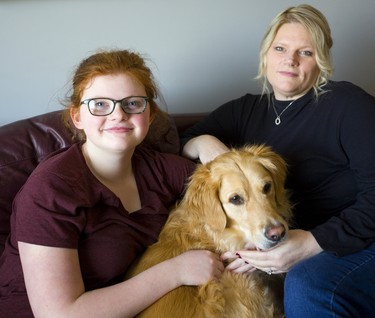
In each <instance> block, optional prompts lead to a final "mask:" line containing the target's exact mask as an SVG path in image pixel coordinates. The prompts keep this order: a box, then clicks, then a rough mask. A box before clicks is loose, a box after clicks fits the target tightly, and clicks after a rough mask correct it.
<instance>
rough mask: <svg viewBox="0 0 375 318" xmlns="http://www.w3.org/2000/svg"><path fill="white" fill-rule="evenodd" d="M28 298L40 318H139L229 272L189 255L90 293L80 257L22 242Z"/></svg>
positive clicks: (204, 256)
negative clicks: (181, 290) (176, 293)
mask: <svg viewBox="0 0 375 318" xmlns="http://www.w3.org/2000/svg"><path fill="white" fill-rule="evenodd" d="M18 246H19V251H20V256H21V262H22V268H23V272H24V276H25V283H26V288H27V293H28V297H29V300H30V304H31V307H32V310H33V313H34V315H35V317H37V318H38V317H56V318H58V317H64V318H65V317H71V318H74V317H122V318H123V317H134V316H135V315H136V314H137V313H139V312H140V311H142V310H144V309H145V308H147V307H148V306H149V305H151V304H152V303H153V302H155V301H156V300H158V299H159V298H160V297H162V296H163V295H165V294H166V293H168V292H169V291H171V290H173V289H174V288H176V287H179V286H181V285H201V284H204V283H206V282H207V281H209V280H211V279H214V278H217V277H219V276H220V274H221V273H222V271H223V270H224V267H223V264H222V262H221V261H220V257H219V256H218V255H216V254H214V253H211V252H209V251H204V250H199V251H198V250H196V251H188V252H186V253H183V254H181V255H179V256H177V257H174V258H172V259H169V260H167V261H164V262H162V263H160V264H157V265H155V266H153V267H151V268H149V269H148V270H146V271H144V272H142V273H140V274H138V275H137V276H135V277H132V278H131V279H128V280H126V281H124V282H122V283H119V284H116V285H113V286H110V287H106V288H101V289H97V290H93V291H85V287H84V283H83V280H82V275H81V271H80V264H79V258H78V252H77V250H75V249H67V248H56V247H47V246H40V245H34V244H29V243H24V242H19V243H18Z"/></svg>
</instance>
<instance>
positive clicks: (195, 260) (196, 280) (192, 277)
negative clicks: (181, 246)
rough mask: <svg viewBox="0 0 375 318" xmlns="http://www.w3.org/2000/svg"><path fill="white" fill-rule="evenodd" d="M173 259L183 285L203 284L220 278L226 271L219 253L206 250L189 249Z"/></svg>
mask: <svg viewBox="0 0 375 318" xmlns="http://www.w3.org/2000/svg"><path fill="white" fill-rule="evenodd" d="M173 261H174V263H175V264H174V266H175V268H176V270H177V271H178V277H179V281H180V284H181V285H189V286H196V285H203V284H206V283H207V282H208V281H210V280H212V279H218V278H219V277H220V276H221V274H222V272H223V271H224V265H223V262H222V261H221V259H220V257H219V255H217V254H215V253H212V252H210V251H206V250H191V251H187V252H185V253H183V254H181V255H179V256H176V257H175V258H174V259H173Z"/></svg>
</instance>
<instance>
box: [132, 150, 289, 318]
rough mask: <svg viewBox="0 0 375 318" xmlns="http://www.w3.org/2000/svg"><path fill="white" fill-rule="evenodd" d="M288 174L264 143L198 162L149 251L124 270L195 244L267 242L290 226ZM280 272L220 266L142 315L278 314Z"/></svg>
mask: <svg viewBox="0 0 375 318" xmlns="http://www.w3.org/2000/svg"><path fill="white" fill-rule="evenodd" d="M285 177H286V165H285V162H284V160H283V159H282V158H281V157H280V156H278V155H277V154H276V153H274V152H273V151H271V149H270V148H268V147H265V146H248V147H244V148H242V149H238V150H232V151H230V152H228V153H226V154H223V155H221V156H218V157H217V158H216V159H215V160H213V161H212V162H210V163H208V164H206V165H199V166H198V167H197V169H196V171H195V172H194V174H193V175H192V177H191V179H190V181H189V184H188V186H187V189H186V193H185V195H184V198H183V199H182V201H181V202H180V204H179V205H178V206H177V207H176V209H175V210H174V211H173V212H171V214H170V217H169V219H168V221H167V223H166V224H165V226H164V228H163V230H162V232H161V233H160V237H159V241H158V242H157V243H155V244H154V245H152V246H151V247H149V248H148V249H147V250H146V252H145V253H144V255H143V256H142V257H141V259H140V261H139V262H137V264H136V265H135V267H134V268H133V270H132V271H131V273H129V274H130V275H131V276H133V275H135V274H136V273H139V272H141V271H144V270H145V269H147V268H149V267H151V266H153V265H154V264H156V263H160V262H161V261H163V260H165V259H169V258H171V257H174V256H176V255H179V254H181V253H183V252H185V251H187V250H192V249H206V250H210V251H213V252H215V253H218V254H222V253H223V252H226V251H232V252H234V251H237V250H240V249H244V248H250V249H252V248H257V249H261V250H265V249H269V248H272V247H273V246H275V245H276V244H278V243H279V242H280V241H282V240H283V239H284V238H285V237H286V236H287V231H288V220H289V218H290V206H289V203H288V200H287V196H286V193H285V190H284V181H285ZM277 276H278V275H272V276H269V275H267V274H265V273H264V272H261V271H256V272H253V273H251V274H235V273H232V272H230V271H225V272H224V273H223V275H222V276H221V278H220V280H219V281H211V282H209V283H207V284H206V285H204V286H198V287H191V286H182V287H179V288H177V289H175V290H173V291H171V292H170V293H168V294H167V295H165V296H164V297H162V298H161V299H160V300H158V301H157V302H155V303H154V304H153V305H151V306H150V307H148V308H147V309H146V310H144V311H143V312H142V313H141V314H140V315H139V316H140V317H153V318H158V317H163V318H164V317H194V318H196V317H210V318H211V317H220V318H221V317H234V318H241V317H247V318H248V317H256V318H259V317H275V316H277V315H279V314H280V311H281V310H280V308H282V303H281V302H282V300H281V298H280V297H277V295H276V294H277V292H276V291H275V290H274V288H273V287H274V283H275V281H274V280H275V279H276V280H277V279H278V278H277ZM280 282H281V283H282V280H281V279H280Z"/></svg>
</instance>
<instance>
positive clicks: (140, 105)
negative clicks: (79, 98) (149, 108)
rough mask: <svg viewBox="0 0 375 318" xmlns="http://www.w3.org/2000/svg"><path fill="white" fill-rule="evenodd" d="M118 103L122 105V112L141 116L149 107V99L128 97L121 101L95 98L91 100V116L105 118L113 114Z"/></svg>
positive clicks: (89, 104)
mask: <svg viewBox="0 0 375 318" xmlns="http://www.w3.org/2000/svg"><path fill="white" fill-rule="evenodd" d="M117 102H119V103H120V104H121V108H122V110H123V111H124V112H125V113H127V114H140V113H142V112H144V110H145V108H146V105H147V99H146V98H144V97H128V98H124V99H122V100H120V101H114V100H111V99H107V98H94V99H91V100H89V102H88V106H89V110H90V113H91V114H93V115H96V116H105V115H108V114H110V113H112V112H113V110H114V108H115V106H116V103H117Z"/></svg>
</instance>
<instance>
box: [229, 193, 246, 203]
mask: <svg viewBox="0 0 375 318" xmlns="http://www.w3.org/2000/svg"><path fill="white" fill-rule="evenodd" d="M229 202H230V203H232V204H234V205H241V204H243V203H244V199H243V198H242V197H241V196H239V195H238V194H235V195H234V196H232V197H231V198H230V199H229Z"/></svg>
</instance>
